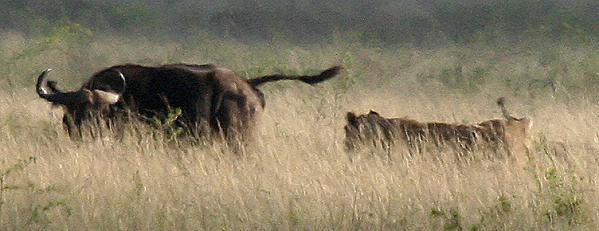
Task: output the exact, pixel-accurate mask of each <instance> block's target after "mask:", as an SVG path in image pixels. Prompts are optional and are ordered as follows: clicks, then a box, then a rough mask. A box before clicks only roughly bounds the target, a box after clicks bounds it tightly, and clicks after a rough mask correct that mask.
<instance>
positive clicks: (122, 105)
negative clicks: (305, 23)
mask: <svg viewBox="0 0 599 231" xmlns="http://www.w3.org/2000/svg"><path fill="white" fill-rule="evenodd" d="M340 69H341V67H339V66H335V67H332V68H329V69H327V70H324V71H322V72H321V73H320V74H317V75H307V76H289V75H278V74H277V75H269V76H262V77H258V78H254V79H249V80H246V79H244V78H241V77H240V76H239V75H237V74H236V73H234V72H233V71H231V70H228V69H225V68H220V67H217V66H215V65H212V64H205V65H195V64H167V65H163V66H158V67H150V66H141V65H134V64H126V65H119V66H113V67H110V68H107V69H104V70H101V71H99V72H97V73H95V74H94V75H93V76H92V77H91V78H90V79H89V80H88V81H87V82H85V83H84V84H83V86H82V87H81V88H80V89H79V90H77V91H70V92H63V91H61V90H59V89H58V88H57V87H56V82H54V81H48V80H47V76H48V72H49V71H50V70H46V71H44V72H42V73H41V75H39V77H38V80H37V87H36V89H37V93H38V95H39V96H40V97H41V98H43V99H46V100H47V101H49V102H51V103H52V104H54V105H59V106H62V107H63V108H64V116H63V124H64V127H65V129H66V130H67V132H68V133H69V135H70V136H71V137H73V136H79V137H80V136H81V126H82V125H83V124H84V123H85V122H86V121H90V120H93V118H103V120H102V121H108V122H110V121H111V120H114V119H117V118H121V117H122V116H120V115H122V114H123V113H124V112H133V114H134V115H135V114H137V115H141V116H143V117H153V116H157V115H165V114H167V113H168V112H169V109H170V108H180V109H181V111H182V115H181V117H180V118H179V119H178V122H180V124H182V125H184V126H185V127H186V128H187V131H189V132H191V133H192V134H193V135H196V136H203V137H205V136H210V135H213V134H215V132H216V133H219V134H223V135H224V136H225V137H238V135H242V136H247V135H250V134H249V133H248V132H251V130H252V127H253V126H254V125H255V123H256V121H257V120H258V119H259V117H260V115H261V113H262V111H263V109H264V106H265V100H264V95H263V93H262V92H261V91H260V90H259V89H258V88H257V87H258V86H260V85H262V84H264V83H268V82H273V81H279V80H299V81H302V82H304V83H308V84H311V85H312V84H316V83H320V82H322V81H325V80H328V79H330V78H332V77H334V76H336V75H337V74H338V73H339V71H340ZM125 109H126V110H125ZM97 121H99V120H97ZM221 132H222V133H221Z"/></svg>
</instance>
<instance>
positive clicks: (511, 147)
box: [344, 97, 532, 162]
mask: <svg viewBox="0 0 599 231" xmlns="http://www.w3.org/2000/svg"><path fill="white" fill-rule="evenodd" d="M505 101H506V100H505V98H504V97H501V98H499V99H498V100H497V105H498V106H499V107H500V109H501V111H502V114H503V117H504V118H503V119H493V120H488V121H483V122H480V123H478V124H450V123H442V122H419V121H416V120H413V119H408V118H385V117H382V116H381V115H380V114H379V113H377V112H375V111H372V110H371V111H370V112H369V113H368V114H363V115H356V114H354V113H353V112H348V113H347V118H346V119H347V125H345V127H344V129H345V148H346V150H348V151H352V150H357V149H361V148H363V147H375V148H382V149H385V150H388V149H389V148H391V147H392V146H393V145H396V144H398V143H401V144H403V145H405V146H406V147H407V148H408V151H409V152H410V154H413V153H421V152H423V149H424V148H425V147H428V146H433V147H436V148H440V149H443V148H450V149H452V150H455V151H458V152H460V153H463V152H471V151H473V150H475V149H491V150H493V151H496V152H497V151H499V150H500V149H504V150H506V151H507V154H508V155H509V156H513V157H515V158H516V159H517V161H518V162H522V161H523V160H524V158H522V156H524V155H529V153H530V141H531V140H532V137H531V128H532V119H530V118H528V117H522V118H515V117H513V116H512V115H510V113H509V112H508V111H507V109H506V107H505Z"/></svg>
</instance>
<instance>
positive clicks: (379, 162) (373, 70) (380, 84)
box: [0, 35, 599, 230]
mask: <svg viewBox="0 0 599 231" xmlns="http://www.w3.org/2000/svg"><path fill="white" fill-rule="evenodd" d="M7 36H8V35H7ZM7 38H10V39H7V40H3V42H2V43H4V44H2V45H1V46H0V47H2V53H1V54H2V55H1V56H2V58H1V59H0V61H2V62H4V63H10V64H9V65H8V66H9V67H10V68H11V69H10V70H4V74H5V76H6V79H4V80H5V81H7V80H10V81H7V82H11V83H12V86H11V87H10V88H9V87H6V86H4V87H3V88H2V89H5V90H2V91H0V173H3V175H1V176H2V177H1V180H2V181H1V182H0V183H1V185H0V186H2V188H1V189H0V200H1V202H2V204H1V206H0V230H36V229H50V230H240V229H241V230H255V229H260V230H299V229H307V230H397V229H400V230H404V229H405V230H441V229H444V230H464V229H468V230H547V229H566V230H572V229H578V230H589V229H590V230H592V229H594V228H596V227H597V226H599V207H598V205H599V201H598V200H597V198H599V193H598V191H597V189H598V188H599V183H598V182H597V181H596V179H598V178H599V171H598V170H599V169H598V167H597V166H599V165H598V160H597V157H596V156H597V152H598V150H599V144H598V138H597V133H596V132H595V131H596V130H597V128H599V126H598V125H596V123H594V121H597V120H598V117H599V106H598V105H597V104H596V101H595V100H593V99H592V98H590V97H587V98H584V97H582V96H579V95H576V94H574V93H573V92H567V93H568V94H566V93H563V91H567V90H568V89H572V88H568V87H569V86H565V87H564V90H562V92H560V91H552V90H550V89H549V90H548V89H546V88H538V89H526V90H522V91H520V90H517V89H516V90H514V88H510V87H506V85H505V84H502V83H503V82H502V81H503V80H504V79H505V78H504V77H506V76H516V77H514V79H515V80H514V81H520V80H521V79H524V78H525V76H527V75H530V76H534V77H535V78H540V79H545V78H544V77H547V76H550V75H551V71H552V68H553V66H554V65H557V64H560V63H577V62H583V63H584V62H586V63H590V64H591V65H589V66H591V67H589V68H590V69H588V70H591V71H592V70H594V69H592V66H593V65H592V64H597V62H598V60H599V59H595V58H594V57H593V54H592V53H593V52H594V51H595V53H596V49H595V50H593V49H594V48H587V49H588V50H586V51H585V50H584V49H576V48H563V47H551V49H555V52H558V53H561V54H562V55H561V56H560V57H558V58H556V59H555V60H553V61H551V62H549V64H542V62H543V61H542V60H543V57H545V56H543V55H536V54H528V53H525V52H524V54H522V53H519V52H514V53H510V52H506V51H504V50H501V49H497V48H486V49H482V50H480V49H479V48H468V47H448V48H442V49H435V50H418V49H412V48H402V49H393V50H385V51H383V50H380V49H377V48H367V47H361V46H355V45H351V44H345V43H338V44H332V45H326V46H322V47H310V48H298V47H289V48H286V47H282V46H281V47H276V46H275V47H273V46H264V45H259V46H248V45H242V44H235V43H230V42H229V43H226V42H218V41H213V40H208V41H205V43H204V44H203V45H202V43H199V42H198V44H177V43H173V44H157V43H152V42H149V41H146V42H142V43H137V41H135V40H130V39H123V38H121V39H117V38H99V39H95V40H93V41H92V42H91V46H89V47H88V48H86V49H84V50H77V49H75V50H73V48H70V46H66V47H67V48H68V49H66V48H65V49H58V48H55V47H59V48H60V47H63V45H52V46H50V48H47V49H45V50H42V51H39V52H38V53H34V54H32V55H30V56H28V57H26V58H22V59H21V60H17V61H10V60H11V57H14V54H18V53H19V52H21V51H22V50H24V49H26V47H28V46H32V44H34V42H35V41H36V40H35V39H25V38H22V37H20V36H18V35H10V37H7ZM111 41H116V42H113V43H111ZM19 44H21V45H19ZM23 44H24V45H23ZM9 48H10V49H9ZM148 49H151V51H150V50H148ZM523 49H524V48H523ZM122 51H127V52H122ZM69 52H71V53H69ZM73 52H74V53H75V54H72V53H73ZM86 52H88V53H89V55H86V54H87V53H86ZM501 52H504V53H501ZM53 54H60V56H53ZM69 57H84V58H83V59H79V60H80V61H81V62H74V61H72V60H71V58H69ZM539 57H540V58H539ZM589 57H591V58H589ZM571 58H573V59H571ZM144 60H145V61H144ZM573 60H574V61H573ZM581 60H582V61H581ZM176 61H187V62H196V63H204V62H215V63H218V64H220V65H223V66H227V67H229V68H231V69H234V70H239V72H240V73H244V74H247V75H248V76H255V75H258V74H261V73H270V72H274V71H277V70H279V69H277V68H282V69H281V70H284V71H286V72H301V71H303V70H305V69H306V68H312V69H319V68H323V67H327V66H329V65H331V64H333V63H341V64H343V65H344V66H345V67H346V68H347V69H346V73H345V74H344V76H343V77H342V78H340V79H336V80H332V81H330V82H328V83H325V84H322V85H321V86H318V87H309V86H305V85H301V84H298V83H280V84H274V85H269V86H266V87H265V88H264V89H265V92H266V94H267V109H266V112H265V116H264V118H263V123H262V126H261V131H260V134H261V135H260V138H259V139H258V141H257V145H256V147H255V148H254V149H253V150H250V151H248V152H247V153H245V154H244V155H241V156H239V155H235V154H232V153H229V152H228V151H226V150H224V149H223V148H222V147H220V146H219V145H213V146H200V145H198V146H192V145H188V144H179V145H177V144H174V143H173V142H166V141H164V140H161V139H155V138H153V137H152V136H150V135H148V134H149V133H151V130H147V129H145V128H141V132H137V133H136V132H133V133H132V134H131V135H130V136H127V137H126V138H125V139H124V140H122V141H118V140H115V139H114V138H111V137H106V138H104V139H98V140H88V141H84V142H73V141H71V140H69V139H68V138H67V137H66V135H65V134H64V132H63V131H62V130H61V124H60V114H61V112H60V110H57V109H51V108H50V106H49V105H48V104H47V103H46V102H43V101H42V100H41V99H39V98H37V96H35V93H34V90H33V86H32V85H33V79H34V77H35V74H36V73H37V72H38V71H39V70H42V69H45V68H46V67H48V65H50V66H52V67H54V65H56V66H58V67H59V68H56V67H55V69H59V70H58V71H57V72H56V76H53V78H58V79H61V80H71V83H66V85H67V86H76V85H78V84H79V83H80V82H82V81H83V79H84V76H89V74H90V73H91V72H93V71H95V70H98V69H99V68H101V67H103V66H107V65H110V64H116V63H121V62H143V63H163V62H176ZM74 63H76V65H75V64H74ZM456 63H462V64H460V65H461V66H462V68H463V70H462V72H463V73H466V74H464V76H469V75H471V74H473V73H476V72H475V71H472V70H475V69H476V68H477V67H487V66H489V68H488V71H487V72H485V73H484V74H483V75H484V76H485V77H488V78H489V80H487V81H485V82H481V83H476V85H475V86H474V87H472V88H467V89H462V88H460V87H457V88H456V87H455V86H453V85H451V83H443V82H442V81H440V80H439V78H437V77H435V76H436V75H441V74H440V73H443V72H444V70H446V69H447V70H454V69H455V68H454V67H455V66H456ZM74 66H76V67H79V68H82V69H83V70H84V71H79V70H78V69H76V68H75V67H74ZM595 66H597V65H595ZM88 68H89V69H88ZM571 68H573V69H574V70H568V72H567V73H570V74H568V77H571V78H580V79H582V78H584V77H585V76H586V75H587V74H585V71H587V69H585V70H580V71H579V70H577V69H576V68H583V67H580V66H573V67H571ZM59 73H61V74H59ZM69 74H73V76H70V75H69ZM450 74H451V73H450ZM454 74H455V73H454ZM591 74H593V73H591ZM75 76H77V77H76V78H73V77H75ZM427 76H428V77H427ZM431 76H432V77H431ZM577 76H580V77H577ZM423 78H424V79H425V80H424V81H423V80H422V79H423ZM506 78H507V77H506ZM531 78H532V77H531ZM564 78H566V77H564ZM558 79H559V78H558ZM559 80H560V81H561V79H559ZM577 80H578V79H577ZM28 81H31V83H28ZM472 81H476V80H472ZM5 83H6V82H5ZM19 83H22V85H19ZM61 83H62V82H61ZM574 83H575V82H574ZM6 84H7V83H6ZM522 85H524V84H522ZM563 85H567V84H563ZM583 85H584V84H583ZM589 87H590V86H589ZM500 95H506V96H509V97H510V98H511V99H512V102H513V103H512V105H511V109H512V111H514V112H515V113H514V114H516V115H528V116H530V117H532V118H533V120H534V121H535V125H534V133H535V134H536V137H535V159H534V160H532V161H531V163H530V164H529V167H527V168H518V167H515V166H514V165H513V164H512V163H510V162H509V161H506V160H502V159H484V158H482V159H478V160H476V161H466V160H464V161H456V160H455V159H454V158H453V157H452V156H451V155H450V154H447V153H438V152H432V153H427V154H426V155H425V156H422V157H418V158H405V157H401V158H394V160H393V161H392V162H389V161H387V160H386V159H384V158H378V157H377V155H376V154H374V155H364V156H363V158H361V159H360V160H359V161H354V162H351V161H350V160H349V158H348V155H347V154H346V153H345V152H344V151H343V145H342V144H343V143H342V141H343V136H344V134H343V130H342V126H343V123H344V115H345V112H347V111H349V110H353V111H356V112H366V111H367V110H369V109H375V110H377V111H379V112H381V113H382V114H383V115H389V116H403V115H409V116H410V117H412V118H415V119H419V120H423V121H424V120H439V121H447V122H475V121H481V120H486V119H489V118H495V117H499V115H500V113H499V110H498V109H497V108H496V107H495V105H494V103H493V101H494V99H495V98H496V97H497V96H500ZM583 95H584V94H583ZM552 97H553V98H552ZM395 154H396V155H397V156H401V155H400V154H401V153H395ZM477 154H478V153H473V155H477ZM433 159H435V160H433Z"/></svg>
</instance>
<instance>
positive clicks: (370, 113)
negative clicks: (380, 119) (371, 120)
mask: <svg viewBox="0 0 599 231" xmlns="http://www.w3.org/2000/svg"><path fill="white" fill-rule="evenodd" d="M368 114H369V115H377V116H378V115H379V113H378V112H375V111H373V110H370V112H369V113H368Z"/></svg>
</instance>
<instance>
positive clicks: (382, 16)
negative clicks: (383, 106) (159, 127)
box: [0, 0, 599, 45]
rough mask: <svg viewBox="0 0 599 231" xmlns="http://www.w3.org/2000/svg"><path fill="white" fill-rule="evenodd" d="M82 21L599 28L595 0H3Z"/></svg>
mask: <svg viewBox="0 0 599 231" xmlns="http://www.w3.org/2000/svg"><path fill="white" fill-rule="evenodd" d="M65 22H68V23H76V24H80V25H81V26H83V27H85V28H89V29H90V30H91V31H93V32H95V34H102V33H117V34H123V35H126V36H146V37H149V38H169V39H185V37H186V36H189V35H194V34H197V33H209V34H212V35H215V36H219V37H225V38H231V39H235V40H239V41H245V42H249V41H264V40H266V41H270V40H272V39H281V40H285V41H290V42H297V43H313V42H318V41H322V40H326V39H331V38H334V37H339V36H351V37H353V38H355V39H358V40H360V41H374V42H381V43H410V44H416V45H421V44H430V43H436V42H439V41H453V42H468V41H470V40H473V39H477V38H480V37H484V38H485V39H493V38H495V37H501V38H508V39H516V40H518V39H521V38H525V37H530V36H543V37H547V38H551V39H563V38H572V37H575V38H580V37H584V38H585V39H589V38H596V37H597V36H599V23H598V22H599V1H596V0H543V1H540V0H484V1H478V0H462V1H454V0H400V1H394V0H371V1H362V0H331V1H316V0H303V1H302V0H287V1H280V0H260V1H258V0H226V1H215V0H182V1H172V0H169V1H147V0H126V1H116V0H58V1H41V0H23V1H21V0H5V1H2V2H0V30H2V31H19V32H22V33H25V34H29V35H36V34H41V33H47V32H48V30H49V29H50V28H52V27H53V25H55V24H59V23H65Z"/></svg>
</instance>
